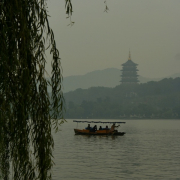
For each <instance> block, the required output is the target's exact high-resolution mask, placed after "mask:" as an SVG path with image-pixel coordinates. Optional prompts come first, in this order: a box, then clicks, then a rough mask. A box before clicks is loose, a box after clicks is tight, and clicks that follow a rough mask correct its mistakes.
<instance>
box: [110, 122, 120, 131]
mask: <svg viewBox="0 0 180 180" xmlns="http://www.w3.org/2000/svg"><path fill="white" fill-rule="evenodd" d="M119 126H120V125H118V126H115V123H113V125H112V126H111V130H110V131H111V132H113V131H117V130H115V128H116V127H119Z"/></svg>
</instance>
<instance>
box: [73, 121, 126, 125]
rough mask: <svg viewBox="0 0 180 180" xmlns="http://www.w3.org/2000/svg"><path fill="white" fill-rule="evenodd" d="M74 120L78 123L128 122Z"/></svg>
mask: <svg viewBox="0 0 180 180" xmlns="http://www.w3.org/2000/svg"><path fill="white" fill-rule="evenodd" d="M73 122H77V123H103V124H107V123H110V124H116V123H117V124H120V123H126V122H114V121H109V122H107V121H77V120H73Z"/></svg>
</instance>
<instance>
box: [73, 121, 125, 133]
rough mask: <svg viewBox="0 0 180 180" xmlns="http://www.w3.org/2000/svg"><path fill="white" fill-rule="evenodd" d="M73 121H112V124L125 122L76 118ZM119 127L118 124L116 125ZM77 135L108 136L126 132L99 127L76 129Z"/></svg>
mask: <svg viewBox="0 0 180 180" xmlns="http://www.w3.org/2000/svg"><path fill="white" fill-rule="evenodd" d="M73 122H77V123H95V124H96V123H106V124H107V123H111V124H116V123H117V124H120V123H125V122H102V121H98V122H95V121H76V120H74V121H73ZM116 127H117V126H116ZM74 132H75V135H107V136H123V135H124V134H126V133H125V132H118V130H113V131H112V130H111V129H110V128H103V129H101V130H97V129H93V128H91V129H87V128H86V129H74Z"/></svg>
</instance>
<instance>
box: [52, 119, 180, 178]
mask: <svg viewBox="0 0 180 180" xmlns="http://www.w3.org/2000/svg"><path fill="white" fill-rule="evenodd" d="M93 121H95V120H93ZM97 121H99V120H97ZM101 121H106V120H101ZM107 121H111V120H107ZM112 121H114V120H112ZM120 121H125V122H126V124H122V125H121V127H120V128H119V129H118V130H119V131H124V132H126V134H125V135H124V136H117V137H111V136H109V137H106V136H81V135H74V130H73V129H74V128H76V127H77V123H74V122H73V121H72V120H67V122H66V123H65V124H63V125H62V126H61V128H60V129H61V131H60V132H58V133H57V134H55V135H54V140H55V150H54V161H55V165H54V168H53V180H60V179H62V180H81V179H83V180H94V179H98V180H105V179H106V180H109V179H112V180H116V179H117V180H119V179H123V180H133V179H137V180H146V179H148V180H156V179H163V180H164V179H165V180H166V179H167V180H171V179H172V180H175V179H176V180H180V120H120ZM85 126H87V124H85V123H78V128H85ZM103 126H105V124H104V125H103ZM109 126H110V125H109ZM98 127H99V125H98Z"/></svg>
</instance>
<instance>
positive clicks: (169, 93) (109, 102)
mask: <svg viewBox="0 0 180 180" xmlns="http://www.w3.org/2000/svg"><path fill="white" fill-rule="evenodd" d="M65 100H66V115H65V117H66V118H177V119H178V118H180V78H175V79H172V78H169V79H163V80H161V81H158V82H153V81H151V82H148V83H143V84H137V85H119V86H116V87H115V88H105V87H93V88H89V89H86V90H82V89H77V90H75V91H73V92H69V93H65Z"/></svg>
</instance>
